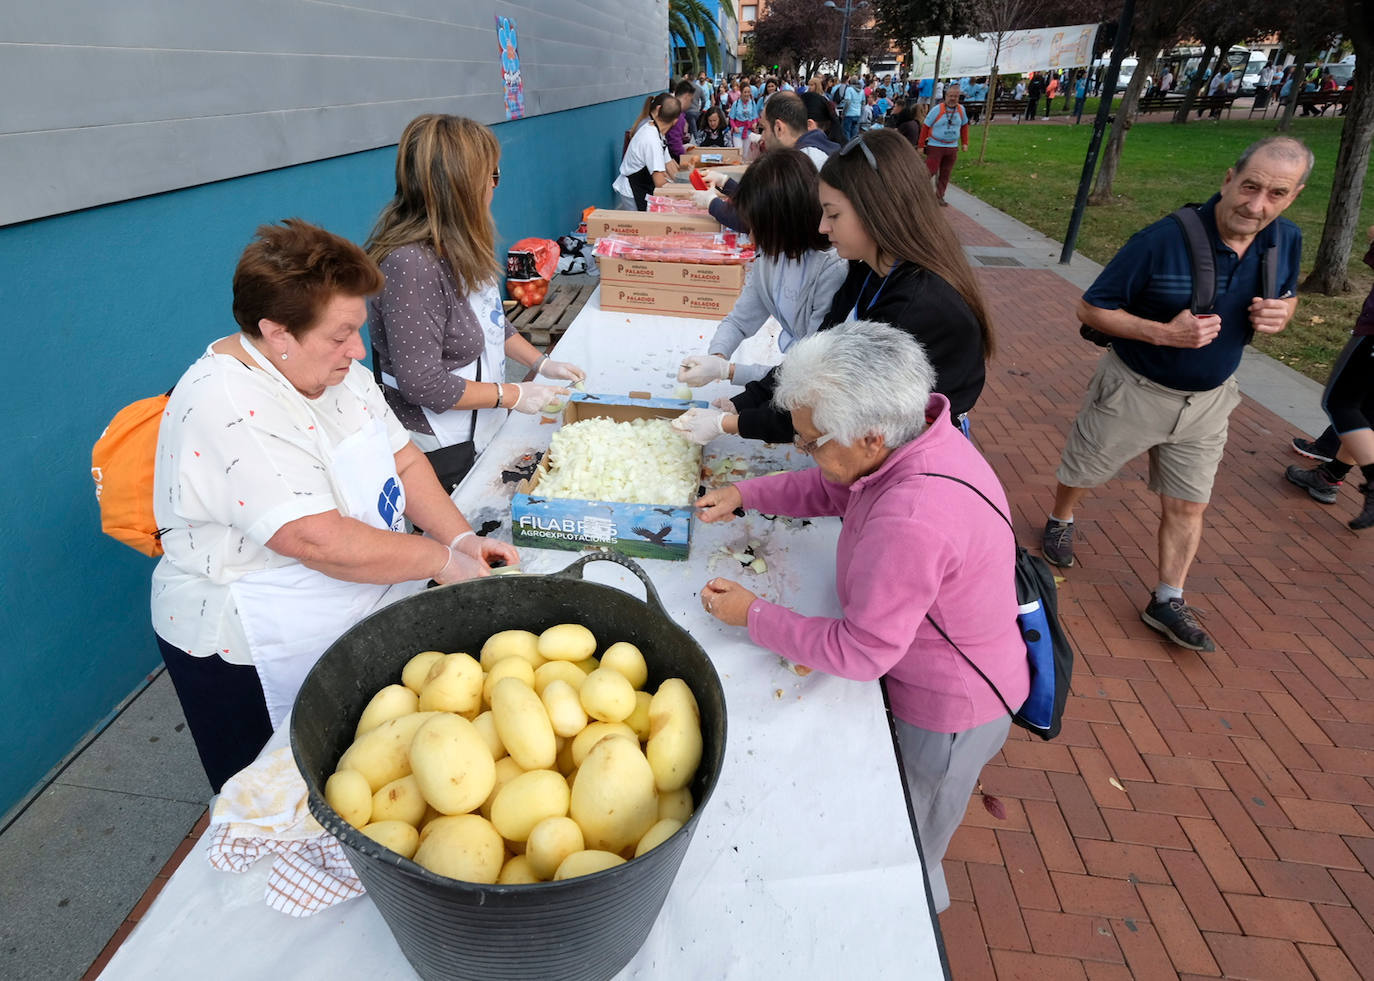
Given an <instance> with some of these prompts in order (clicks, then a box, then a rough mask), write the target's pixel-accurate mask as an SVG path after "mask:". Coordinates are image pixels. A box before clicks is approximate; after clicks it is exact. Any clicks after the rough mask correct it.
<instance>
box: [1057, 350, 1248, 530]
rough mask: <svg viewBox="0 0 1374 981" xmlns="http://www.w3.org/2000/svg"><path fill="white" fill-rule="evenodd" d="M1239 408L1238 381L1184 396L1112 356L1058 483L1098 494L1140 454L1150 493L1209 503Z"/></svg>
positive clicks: (1068, 445) (1087, 402) (1092, 391)
mask: <svg viewBox="0 0 1374 981" xmlns="http://www.w3.org/2000/svg"><path fill="white" fill-rule="evenodd" d="M1239 404H1240V388H1239V386H1238V385H1237V384H1236V380H1235V378H1228V379H1227V380H1226V382H1225V383H1224V384H1222V385H1220V386H1218V387H1216V388H1213V389H1211V390H1210V391H1206V392H1181V391H1178V390H1177V389H1173V388H1166V387H1165V386H1163V385H1159V384H1157V383H1155V382H1152V381H1150V380H1149V379H1148V378H1145V377H1143V376H1141V375H1138V374H1136V373H1135V372H1134V371H1132V370H1131V369H1130V368H1128V367H1126V365H1125V364H1124V363H1123V362H1122V361H1121V359H1120V358H1119V357H1117V355H1116V352H1114V351H1111V350H1108V351H1107V353H1106V354H1104V355H1103V356H1102V360H1101V361H1100V362H1099V363H1098V366H1097V372H1096V373H1095V374H1094V375H1093V380H1092V382H1091V383H1090V384H1089V385H1088V394H1087V396H1086V397H1085V398H1084V400H1083V407H1082V408H1081V409H1079V410H1078V416H1077V417H1076V418H1075V419H1074V421H1073V427H1072V428H1071V429H1070V430H1069V438H1068V440H1067V441H1066V442H1065V444H1064V454H1063V456H1062V457H1061V458H1060V461H1059V469H1058V471H1056V472H1055V477H1056V478H1057V479H1058V480H1059V482H1060V483H1061V484H1064V485H1066V486H1069V487H1097V486H1098V485H1100V484H1104V483H1106V482H1107V481H1109V480H1111V479H1112V478H1113V477H1114V476H1116V474H1117V471H1119V470H1120V469H1121V468H1122V467H1124V466H1125V465H1126V464H1127V463H1129V462H1130V461H1131V460H1132V459H1134V458H1135V457H1137V456H1139V455H1140V454H1141V453H1146V452H1148V453H1149V454H1150V480H1149V484H1148V486H1149V488H1150V490H1152V491H1154V492H1155V493H1157V494H1163V495H1164V496H1166V497H1174V498H1178V499H1179V500H1182V501H1193V502H1195V503H1198V504H1206V503H1207V502H1208V501H1209V500H1210V499H1211V497H1212V482H1213V480H1214V479H1215V478H1216V473H1217V465H1218V464H1219V463H1221V455H1222V452H1223V451H1224V450H1225V449H1226V425H1227V420H1228V419H1229V418H1230V416H1231V411H1232V410H1233V409H1235V407H1236V406H1237V405H1239Z"/></svg>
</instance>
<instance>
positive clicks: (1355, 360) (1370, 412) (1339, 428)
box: [1322, 337, 1374, 436]
mask: <svg viewBox="0 0 1374 981" xmlns="http://www.w3.org/2000/svg"><path fill="white" fill-rule="evenodd" d="M1322 408H1323V409H1324V410H1326V415H1327V418H1329V419H1330V420H1331V425H1332V427H1333V428H1334V429H1335V430H1336V432H1337V433H1338V434H1340V435H1342V436H1343V435H1345V434H1346V433H1350V432H1354V431H1355V430H1357V429H1369V428H1370V427H1371V423H1374V337H1352V338H1350V341H1349V343H1347V344H1346V345H1345V350H1343V351H1342V352H1341V354H1340V357H1339V358H1337V359H1336V366H1335V367H1334V368H1332V369H1331V377H1330V378H1329V379H1327V382H1326V391H1324V392H1323V393H1322Z"/></svg>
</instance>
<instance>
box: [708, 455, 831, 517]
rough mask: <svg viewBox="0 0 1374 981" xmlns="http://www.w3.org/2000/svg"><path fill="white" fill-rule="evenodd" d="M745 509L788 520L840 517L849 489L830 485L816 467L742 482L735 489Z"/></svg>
mask: <svg viewBox="0 0 1374 981" xmlns="http://www.w3.org/2000/svg"><path fill="white" fill-rule="evenodd" d="M735 486H736V487H738V488H739V493H740V497H742V498H743V499H744V506H745V508H747V509H749V510H751V511H762V512H763V513H764V514H784V515H787V517H789V518H818V517H822V516H824V515H838V514H844V508H845V504H846V503H848V500H849V488H848V487H846V486H844V485H842V484H832V483H831V482H830V481H828V480H826V479H825V477H823V476H822V475H821V472H820V470H819V469H817V468H816V467H811V468H810V469H807V470H790V471H788V472H787V473H777V474H772V475H770V476H767V477H754V478H752V479H750V480H742V481H740V482H739V483H738V484H736V485H735Z"/></svg>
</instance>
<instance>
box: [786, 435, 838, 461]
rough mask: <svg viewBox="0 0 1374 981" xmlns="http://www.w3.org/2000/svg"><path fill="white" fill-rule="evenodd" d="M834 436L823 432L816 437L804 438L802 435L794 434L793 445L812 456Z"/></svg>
mask: <svg viewBox="0 0 1374 981" xmlns="http://www.w3.org/2000/svg"><path fill="white" fill-rule="evenodd" d="M834 438H835V437H834V436H832V435H831V434H830V433H822V434H821V435H820V436H817V437H816V438H815V439H802V438H801V437H800V436H793V437H792V445H793V446H795V447H796V448H797V450H798V451H799V452H801V453H805V454H806V455H807V456H812V455H814V454H815V452H816V451H817V450H818V449H820V448H821V447H822V446H824V445H825V444H826V443H828V442H830V441H831V440H832V439H834Z"/></svg>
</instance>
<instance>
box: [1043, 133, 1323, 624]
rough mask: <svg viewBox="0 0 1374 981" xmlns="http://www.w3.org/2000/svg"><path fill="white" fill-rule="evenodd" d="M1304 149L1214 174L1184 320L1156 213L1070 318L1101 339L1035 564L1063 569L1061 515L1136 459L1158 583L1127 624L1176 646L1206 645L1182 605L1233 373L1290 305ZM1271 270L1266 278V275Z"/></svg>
mask: <svg viewBox="0 0 1374 981" xmlns="http://www.w3.org/2000/svg"><path fill="white" fill-rule="evenodd" d="M1312 160H1313V158H1312V151H1311V150H1309V149H1308V148H1307V147H1306V146H1305V145H1303V144H1302V143H1301V142H1299V141H1298V140H1295V139H1293V138H1291V137H1286V136H1271V137H1267V138H1266V139H1263V140H1260V141H1258V142H1257V143H1253V144H1251V145H1250V147H1248V148H1247V149H1246V150H1245V152H1244V153H1242V154H1241V156H1240V159H1238V160H1237V161H1236V163H1235V166H1233V167H1231V168H1230V169H1229V170H1227V172H1226V177H1225V180H1224V181H1223V182H1222V185H1221V192H1220V193H1219V194H1216V195H1213V196H1212V198H1211V200H1209V201H1207V203H1205V204H1203V205H1202V206H1201V207H1200V208H1199V209H1198V217H1199V218H1200V219H1201V220H1202V224H1203V227H1204V228H1205V229H1206V232H1207V237H1208V239H1209V241H1210V243H1211V245H1212V259H1213V262H1214V264H1215V268H1216V298H1215V301H1214V303H1213V305H1212V307H1211V309H1210V310H1207V311H1200V312H1194V311H1192V310H1191V309H1190V307H1191V304H1192V287H1193V276H1192V268H1193V267H1192V262H1191V261H1190V258H1189V254H1188V249H1187V243H1186V240H1185V239H1184V233H1183V231H1182V226H1181V225H1180V224H1179V223H1178V222H1176V221H1175V220H1174V219H1172V218H1169V217H1165V218H1163V219H1161V220H1160V221H1157V222H1155V223H1154V224H1153V225H1150V226H1149V227H1147V228H1145V229H1144V230H1142V231H1140V232H1137V233H1136V234H1135V235H1133V236H1131V238H1130V240H1129V241H1128V242H1127V243H1126V244H1125V245H1124V246H1122V248H1121V250H1120V251H1119V252H1117V254H1116V256H1115V257H1114V258H1113V259H1112V261H1111V262H1110V263H1108V264H1107V268H1106V269H1104V270H1103V271H1102V274H1101V275H1100V276H1098V278H1097V280H1096V281H1095V282H1094V283H1093V285H1092V286H1091V287H1089V288H1088V291H1087V292H1086V293H1084V294H1083V298H1082V300H1080V301H1079V304H1078V310H1077V314H1078V317H1079V319H1080V320H1081V321H1082V322H1083V323H1084V324H1086V325H1087V326H1089V327H1093V328H1096V329H1097V330H1099V331H1101V332H1102V333H1105V334H1108V335H1110V336H1111V346H1110V347H1109V348H1108V350H1107V352H1106V353H1105V354H1103V356H1102V359H1101V361H1100V362H1099V363H1098V368H1097V373H1096V374H1095V375H1094V376H1093V380H1092V382H1091V383H1090V384H1089V386H1088V393H1087V396H1086V397H1085V399H1084V401H1083V407H1082V408H1081V409H1080V410H1079V412H1078V417H1077V418H1076V419H1075V420H1074V423H1073V425H1072V426H1071V427H1070V429H1069V436H1068V439H1067V440H1066V442H1065V444H1064V452H1063V455H1062V456H1061V458H1060V463H1059V469H1058V471H1057V472H1056V474H1055V477H1056V479H1057V480H1058V487H1057V488H1056V490H1055V497H1054V508H1053V510H1052V511H1051V512H1050V517H1049V520H1048V521H1047V522H1046V523H1045V531H1044V536H1043V539H1042V547H1043V549H1044V554H1045V558H1046V560H1048V561H1049V562H1052V563H1054V564H1055V565H1058V566H1063V567H1068V566H1072V565H1073V564H1074V554H1073V537H1074V534H1073V527H1074V526H1073V520H1074V510H1075V509H1076V507H1077V506H1078V504H1079V502H1080V501H1082V500H1083V498H1084V497H1085V496H1086V495H1087V493H1088V491H1089V490H1090V489H1091V488H1093V487H1097V486H1099V485H1101V484H1104V483H1106V482H1107V481H1108V480H1110V479H1111V478H1112V477H1113V476H1115V475H1116V473H1117V471H1119V470H1120V469H1121V468H1122V467H1123V466H1124V465H1125V464H1127V463H1128V462H1130V461H1131V460H1132V459H1134V458H1135V457H1137V456H1139V455H1140V454H1141V453H1148V454H1149V458H1150V478H1149V483H1148V485H1147V486H1148V487H1149V489H1150V490H1151V491H1152V492H1154V493H1156V494H1158V495H1159V499H1160V523H1159V551H1158V572H1159V583H1158V585H1156V586H1155V587H1154V590H1153V592H1152V593H1151V595H1150V599H1149V602H1148V604H1147V605H1146V607H1145V609H1144V611H1143V612H1142V613H1141V619H1142V620H1144V621H1145V623H1146V624H1147V625H1148V626H1150V627H1152V628H1153V629H1155V630H1157V631H1159V632H1160V633H1162V634H1163V635H1164V636H1165V637H1167V638H1168V639H1169V640H1171V641H1172V642H1173V643H1175V644H1178V645H1179V646H1180V647H1186V648H1189V649H1191V650H1195V651H1210V650H1215V645H1214V644H1213V643H1212V638H1211V637H1209V636H1208V635H1207V632H1206V631H1204V630H1203V629H1202V627H1201V626H1200V625H1199V624H1198V621H1197V618H1196V611H1194V610H1193V609H1192V608H1191V607H1189V606H1187V605H1186V604H1185V603H1184V602H1183V584H1184V580H1185V579H1186V578H1187V575H1188V568H1189V566H1190V565H1191V564H1192V561H1193V557H1194V556H1195V555H1196V554H1197V548H1198V543H1199V542H1200V541H1201V539H1202V518H1203V513H1204V512H1205V511H1206V510H1207V503H1208V501H1209V500H1210V498H1211V493H1212V483H1213V480H1214V478H1215V476H1216V471H1217V466H1218V465H1219V464H1220V462H1221V458H1222V451H1223V450H1224V448H1225V446H1226V433H1227V423H1228V419H1229V417H1230V415H1231V411H1232V410H1233V409H1234V408H1235V407H1236V406H1237V405H1239V404H1240V391H1239V389H1238V387H1237V384H1236V379H1235V377H1234V376H1235V373H1236V368H1237V367H1239V365H1240V359H1241V354H1242V353H1243V351H1244V348H1245V345H1246V344H1248V343H1249V342H1250V340H1251V338H1253V337H1254V335H1255V334H1256V333H1257V332H1258V333H1261V334H1276V333H1278V332H1279V331H1281V330H1283V329H1284V327H1286V326H1287V325H1288V321H1289V320H1290V319H1291V318H1292V316H1293V311H1294V310H1295V309H1296V307H1297V303H1298V300H1297V297H1296V296H1295V291H1296V289H1297V282H1298V266H1299V263H1300V261H1301V259H1302V233H1301V232H1300V231H1298V228H1297V226H1296V225H1294V224H1293V223H1292V222H1290V221H1288V220H1287V219H1284V218H1281V217H1280V215H1282V214H1283V212H1284V211H1285V210H1286V209H1287V208H1288V206H1289V205H1291V204H1292V203H1293V202H1294V200H1296V199H1297V196H1298V194H1299V192H1301V191H1302V189H1303V185H1304V184H1305V183H1306V181H1307V177H1308V175H1309V174H1310V173H1311V170H1312ZM1271 263H1272V267H1271V268H1272V270H1273V275H1272V276H1270V275H1266V274H1265V269H1266V266H1271Z"/></svg>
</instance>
